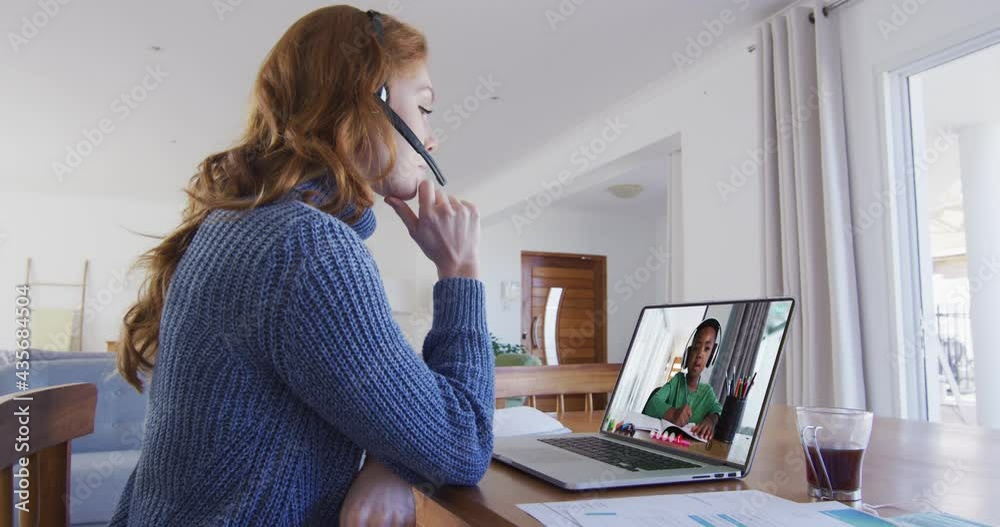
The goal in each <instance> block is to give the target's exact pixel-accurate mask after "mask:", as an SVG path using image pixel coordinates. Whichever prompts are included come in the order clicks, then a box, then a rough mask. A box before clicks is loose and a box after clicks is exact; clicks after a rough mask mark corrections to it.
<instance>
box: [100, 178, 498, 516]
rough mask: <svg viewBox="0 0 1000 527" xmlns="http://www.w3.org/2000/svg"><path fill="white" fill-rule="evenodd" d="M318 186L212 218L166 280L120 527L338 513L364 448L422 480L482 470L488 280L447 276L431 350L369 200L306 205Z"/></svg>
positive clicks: (464, 478)
mask: <svg viewBox="0 0 1000 527" xmlns="http://www.w3.org/2000/svg"><path fill="white" fill-rule="evenodd" d="M316 188H317V187H316V186H315V185H311V184H310V185H304V186H300V187H299V189H296V191H294V192H292V193H290V194H289V196H288V197H287V198H286V199H282V200H280V201H278V202H277V203H274V204H271V205H267V206H264V207H259V208H257V209H253V210H251V211H243V212H235V211H224V210H215V211H212V213H211V214H210V215H209V217H208V218H207V219H206V221H205V222H204V224H203V225H201V226H200V227H199V229H198V231H197V233H196V234H195V236H194V238H193V239H192V241H191V244H190V246H189V247H188V249H187V251H186V252H185V254H184V256H183V257H182V258H181V261H180V264H179V266H178V268H177V270H176V272H175V274H174V276H173V278H172V280H171V282H170V286H169V289H168V292H167V297H166V305H165V306H164V310H163V315H162V319H161V327H160V339H159V352H158V355H157V360H156V368H155V370H154V373H153V376H152V379H151V381H150V384H149V409H148V414H147V417H146V435H145V439H144V441H143V445H142V453H141V455H140V457H139V462H138V465H137V466H136V468H135V470H134V471H133V472H132V474H131V476H130V477H129V478H128V483H127V484H126V487H125V490H124V492H123V494H122V497H121V500H120V501H119V503H118V506H117V508H116V510H115V513H114V517H113V519H112V521H111V524H110V525H111V526H114V527H117V526H126V525H131V526H143V527H148V526H158V525H163V526H168V525H169V526H185V527H197V526H203V525H204V526H213V527H214V526H222V525H266V526H269V527H270V526H280V525H295V526H298V525H336V524H337V523H338V522H337V518H338V514H339V512H340V508H341V504H342V502H343V499H344V497H345V495H346V493H347V491H348V489H349V488H350V486H351V483H352V481H353V479H354V476H355V475H356V473H357V469H358V466H359V464H360V462H361V457H362V452H365V451H366V452H367V455H368V456H371V457H373V458H375V459H378V460H380V461H382V462H383V463H385V464H386V465H388V466H389V467H391V468H392V470H393V471H394V472H396V473H397V474H399V475H400V476H402V477H403V478H404V479H406V480H408V481H410V482H411V483H414V484H420V485H423V486H424V488H425V489H426V488H427V487H426V486H427V484H428V483H429V484H431V485H435V486H437V485H475V484H476V483H477V482H478V481H479V480H480V478H482V476H483V474H484V473H485V471H486V468H487V467H488V465H489V462H490V455H491V453H492V450H493V431H492V420H493V405H494V399H493V379H494V377H493V357H492V353H491V352H490V342H489V333H488V331H487V327H486V317H485V312H484V290H483V283H482V282H480V281H478V280H474V279H469V278H446V279H444V280H440V281H438V282H437V283H436V284H435V285H434V291H433V295H434V308H433V311H434V319H433V322H432V327H431V330H430V331H429V332H428V334H427V337H426V339H425V340H424V345H423V357H422V358H421V357H420V356H419V355H417V354H416V353H415V352H414V350H413V349H412V348H411V347H410V346H409V344H408V343H407V341H406V340H405V339H404V337H403V334H402V333H401V332H400V329H399V326H397V324H396V322H395V321H394V320H393V318H392V313H391V310H390V307H389V304H388V303H387V301H386V294H385V291H384V289H383V286H382V281H381V279H380V277H379V272H378V269H377V267H376V265H375V262H374V260H373V259H372V256H371V253H369V251H368V248H367V247H366V246H365V244H364V241H363V240H364V239H366V238H367V237H368V236H370V235H371V234H372V232H373V231H374V228H375V218H374V215H373V213H372V211H371V209H368V210H366V211H365V212H364V215H363V216H362V218H361V220H359V221H358V222H356V223H355V224H354V225H348V224H347V223H345V222H344V221H342V219H341V218H337V217H334V216H332V215H330V214H326V213H324V212H322V211H320V210H318V209H316V208H313V207H311V206H309V205H307V203H306V199H307V198H308V196H309V195H308V194H306V195H303V190H309V189H316ZM319 190H320V191H324V190H323V189H319Z"/></svg>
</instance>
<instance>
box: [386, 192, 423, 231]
mask: <svg viewBox="0 0 1000 527" xmlns="http://www.w3.org/2000/svg"><path fill="white" fill-rule="evenodd" d="M385 202H386V204H388V205H389V206H390V207H392V210H394V211H396V215H398V216H399V219H401V220H403V225H406V230H407V231H408V232H409V233H410V234H413V233H414V232H415V231H416V229H417V221H419V220H418V218H417V215H416V214H415V213H414V212H413V209H411V208H410V206H409V205H407V203H406V202H405V201H403V200H401V199H399V198H396V197H392V196H389V197H387V198H385Z"/></svg>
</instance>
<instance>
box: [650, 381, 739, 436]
mask: <svg viewBox="0 0 1000 527" xmlns="http://www.w3.org/2000/svg"><path fill="white" fill-rule="evenodd" d="M685 404H687V405H690V406H691V422H692V423H695V424H697V423H700V422H701V420H702V419H704V418H705V417H706V416H709V415H712V414H721V413H722V405H721V404H719V400H718V399H716V397H715V392H714V391H712V387H711V386H710V385H708V384H705V383H698V389H697V390H695V391H694V392H693V393H692V392H691V391H690V390H688V386H687V379H686V378H685V375H684V372H678V373H676V374H674V376H673V377H671V378H670V380H669V381H668V382H667V384H664V385H663V386H661V387H660V388H659V389H658V390H656V391H655V392H653V395H652V397H650V398H649V401H647V402H646V407H645V408H643V409H642V413H644V414H646V415H648V416H651V417H656V418H657V419H662V418H663V413H664V412H666V411H667V410H668V409H670V408H682V407H683V406H684V405H685Z"/></svg>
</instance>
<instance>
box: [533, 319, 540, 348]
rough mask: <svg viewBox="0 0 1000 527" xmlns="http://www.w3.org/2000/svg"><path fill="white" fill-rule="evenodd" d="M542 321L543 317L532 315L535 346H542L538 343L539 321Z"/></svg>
mask: <svg viewBox="0 0 1000 527" xmlns="http://www.w3.org/2000/svg"><path fill="white" fill-rule="evenodd" d="M541 321H542V317H539V316H535V317H531V346H532V347H534V348H540V347H541V346H540V345H539V344H538V323H539V322H541Z"/></svg>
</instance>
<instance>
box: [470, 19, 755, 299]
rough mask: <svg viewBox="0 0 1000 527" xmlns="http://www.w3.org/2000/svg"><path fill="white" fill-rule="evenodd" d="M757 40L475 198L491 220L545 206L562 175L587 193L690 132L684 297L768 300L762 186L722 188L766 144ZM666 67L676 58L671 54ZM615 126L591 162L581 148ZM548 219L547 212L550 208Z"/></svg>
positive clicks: (614, 114)
mask: <svg viewBox="0 0 1000 527" xmlns="http://www.w3.org/2000/svg"><path fill="white" fill-rule="evenodd" d="M750 39H751V35H749V34H748V35H746V36H745V38H734V39H733V40H731V41H730V42H729V44H726V45H724V46H723V45H721V44H720V47H719V48H718V49H712V50H709V52H706V54H705V55H704V56H702V58H700V59H699V61H698V62H697V63H696V64H695V65H694V66H691V67H690V69H688V70H687V71H684V72H683V73H682V74H680V75H675V76H670V77H668V78H666V79H664V80H662V81H660V82H657V83H654V84H650V85H648V86H647V87H645V88H644V89H642V90H640V91H639V92H637V93H636V94H634V95H633V96H631V97H629V98H628V99H626V100H623V101H621V102H620V103H618V104H616V105H614V106H612V107H609V108H606V109H603V110H599V111H597V112H595V113H594V114H592V115H591V116H590V117H589V118H588V119H586V120H585V121H584V122H582V123H581V124H580V125H579V126H577V127H576V128H574V129H572V130H568V131H567V132H566V134H564V135H563V136H560V137H557V138H554V140H553V141H552V142H551V143H549V144H547V145H544V146H543V147H542V148H539V150H538V151H537V152H536V153H535V154H534V155H531V156H528V157H526V158H523V159H520V160H518V162H516V163H514V164H512V165H510V166H507V167H503V169H502V170H501V171H500V172H499V173H497V174H495V175H491V177H490V178H487V179H486V180H485V181H484V183H483V184H481V185H480V186H478V187H476V188H474V189H473V190H472V192H470V193H469V195H468V196H467V197H468V199H470V200H472V201H473V202H475V203H477V204H480V208H481V210H482V211H483V214H484V215H485V216H489V215H491V214H499V213H500V212H501V211H503V210H504V209H506V208H508V207H510V206H511V205H518V206H521V207H523V208H525V209H526V208H527V207H528V203H529V200H531V201H533V202H535V203H536V204H538V203H544V202H545V200H544V198H540V196H542V195H544V194H545V189H546V188H548V189H550V190H549V191H548V192H549V195H552V194H555V192H554V191H553V190H552V189H553V188H557V187H559V185H560V183H559V179H558V176H559V174H560V173H561V172H565V173H568V174H570V175H571V178H572V181H571V182H569V183H567V184H566V186H565V187H563V188H567V187H568V188H570V189H571V190H572V189H573V187H574V186H577V185H580V186H586V185H588V184H589V183H590V182H589V181H588V180H587V174H588V173H589V172H590V171H591V169H593V168H596V167H598V166H603V165H604V164H606V163H610V162H612V161H614V160H615V159H619V158H621V157H623V156H626V155H628V154H630V153H632V152H634V151H636V150H639V149H641V148H643V147H645V146H647V145H651V144H654V143H657V142H659V141H662V140H664V139H666V138H668V137H670V136H673V135H675V134H680V137H681V150H682V152H683V155H682V156H681V158H682V161H681V164H682V169H681V172H682V176H681V183H680V189H681V192H682V193H683V196H682V197H681V201H682V203H681V209H682V210H681V217H682V218H683V222H682V225H680V228H681V229H682V230H683V239H682V241H681V243H680V249H679V250H680V252H681V254H680V255H679V257H680V260H681V262H680V266H681V267H683V269H685V275H684V276H683V280H682V281H683V284H682V285H683V287H682V288H681V289H682V292H681V294H680V295H679V296H678V298H677V299H676V300H692V301H693V300H707V299H730V298H738V297H752V296H756V295H758V294H760V292H761V290H762V274H763V273H762V258H763V256H762V252H761V246H762V241H761V240H762V233H761V228H760V224H761V203H760V197H761V187H760V184H759V181H758V179H757V177H756V174H755V173H752V174H750V177H748V178H745V180H743V181H742V182H740V183H739V184H738V185H737V190H736V192H733V193H731V194H728V195H726V196H725V197H724V196H723V193H721V192H720V191H719V184H720V183H729V182H730V177H731V174H732V173H733V171H734V170H737V169H738V167H739V166H740V165H741V164H742V163H744V162H745V161H747V160H750V159H751V156H750V154H749V151H751V150H752V149H753V148H754V147H755V145H756V138H757V135H758V130H757V128H758V127H757V124H756V123H757V108H758V104H757V101H758V97H757V88H756V67H755V64H756V60H757V56H756V54H753V53H748V52H747V50H746V43H747V42H749V41H750ZM664 60H665V61H668V60H670V58H669V57H667V56H665V57H664ZM664 69H666V70H669V69H670V68H667V67H665V68H664ZM608 120H611V121H613V122H614V121H617V123H618V124H619V125H620V126H621V127H624V129H623V130H622V131H621V132H620V133H619V134H618V135H617V136H614V138H613V140H611V141H607V142H606V143H607V144H606V149H605V150H604V151H603V152H601V154H600V155H598V156H596V158H595V159H594V160H593V161H590V160H587V159H586V158H581V151H582V150H581V149H582V148H585V147H586V146H587V145H590V144H592V142H593V141H594V140H596V139H597V138H601V137H602V131H604V129H605V128H606V127H607V122H608ZM612 135H613V134H605V137H607V136H612ZM584 160H585V161H586V162H584ZM754 170H755V171H756V167H755V168H754ZM675 188H676V187H675ZM565 193H568V192H564V194H565ZM542 214H543V215H544V214H547V212H545V210H544V207H543V212H542ZM675 232H676V231H675Z"/></svg>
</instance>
